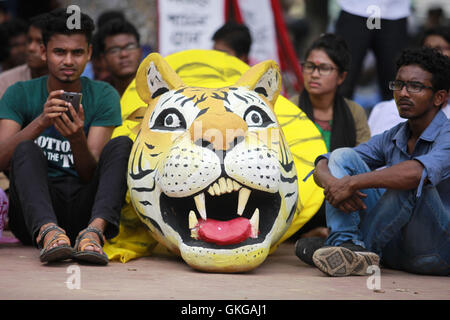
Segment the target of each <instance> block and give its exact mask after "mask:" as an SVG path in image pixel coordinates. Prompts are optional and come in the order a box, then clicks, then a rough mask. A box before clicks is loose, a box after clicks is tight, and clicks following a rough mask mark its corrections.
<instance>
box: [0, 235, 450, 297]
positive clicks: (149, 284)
mask: <svg viewBox="0 0 450 320" xmlns="http://www.w3.org/2000/svg"><path fill="white" fill-rule="evenodd" d="M4 235H6V236H8V233H6V234H4ZM293 252H294V244H293V243H289V242H288V243H284V244H283V245H282V246H281V247H280V248H279V249H278V250H277V251H276V252H275V253H274V254H273V255H271V256H269V258H268V259H267V260H266V261H265V262H264V263H263V264H262V265H261V266H260V267H259V268H257V269H255V270H253V271H252V272H249V273H245V274H211V273H202V272H198V271H195V270H193V269H191V268H190V267H189V266H188V265H186V264H185V263H184V262H183V261H182V260H181V259H179V258H177V257H174V256H171V255H168V254H165V253H164V252H161V253H159V254H157V255H155V256H152V257H148V258H141V259H138V260H135V261H131V262H129V263H126V264H122V263H119V262H112V263H110V264H109V265H108V266H106V267H98V266H88V265H79V264H77V263H75V262H72V261H68V262H63V263H58V264H53V265H45V264H41V263H40V262H39V251H38V250H37V249H34V248H31V247H24V246H22V245H20V244H0V299H1V300H5V299H19V300H22V299H26V300H28V299H37V300H41V299H51V300H60V299H64V300H65V299H67V300H73V299H74V300H78V299H87V300H91V299H96V300H103V299H113V300H116V299H120V300H128V299H139V300H140V299H150V300H155V299H157V300H159V299H163V300H172V299H175V300H180V299H183V300H184V299H188V300H211V299H213V300H268V299H271V300H272V299H274V300H297V299H302V300H303V299H307V300H327V299H344V300H347V299H352V300H353V299H358V300H366V299H382V300H386V299H388V300H390V299H396V300H397V299H398V300H416V299H426V300H428V299H444V300H450V278H449V277H432V276H420V275H413V274H408V273H405V272H400V271H395V270H388V269H382V270H381V277H380V278H379V280H380V282H379V285H380V287H379V288H378V289H377V288H376V287H375V286H376V285H377V281H376V279H375V277H372V278H369V277H347V278H331V277H327V276H325V275H324V274H322V273H321V272H320V271H319V270H318V269H315V268H312V267H309V266H308V265H306V264H304V263H302V262H301V261H300V260H298V258H297V257H295V256H294V254H293ZM368 283H369V286H371V287H372V288H371V289H369V288H368ZM78 285H79V286H78ZM77 286H78V287H79V289H77Z"/></svg>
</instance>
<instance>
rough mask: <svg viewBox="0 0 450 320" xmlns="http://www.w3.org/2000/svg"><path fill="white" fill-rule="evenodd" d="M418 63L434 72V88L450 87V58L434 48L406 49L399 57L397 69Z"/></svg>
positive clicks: (432, 79)
mask: <svg viewBox="0 0 450 320" xmlns="http://www.w3.org/2000/svg"><path fill="white" fill-rule="evenodd" d="M409 65H417V66H419V67H420V68H422V69H423V70H425V71H428V72H429V73H431V74H432V78H431V84H432V86H433V90H434V91H435V92H436V91H439V90H446V91H448V90H449V88H450V58H449V57H447V56H445V55H443V54H442V53H440V52H439V51H438V50H436V49H433V48H427V47H422V48H414V49H406V50H404V51H403V52H402V53H401V55H400V57H399V58H398V59H397V71H398V70H399V69H400V68H401V67H403V66H409Z"/></svg>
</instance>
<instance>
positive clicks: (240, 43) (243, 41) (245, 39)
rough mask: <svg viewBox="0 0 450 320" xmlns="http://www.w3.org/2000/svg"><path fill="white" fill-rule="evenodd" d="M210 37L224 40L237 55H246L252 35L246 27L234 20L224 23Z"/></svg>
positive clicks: (215, 39)
mask: <svg viewBox="0 0 450 320" xmlns="http://www.w3.org/2000/svg"><path fill="white" fill-rule="evenodd" d="M212 39H213V41H217V40H222V41H224V42H225V43H226V44H227V45H228V46H230V48H232V49H233V50H234V51H235V52H236V54H237V55H238V56H241V55H247V56H248V54H249V52H250V47H251V45H252V36H251V34H250V30H249V29H248V27H247V26H246V25H245V24H240V23H236V22H227V23H225V24H224V25H223V26H222V27H221V28H219V29H218V30H217V31H216V32H215V33H214V35H213V37H212Z"/></svg>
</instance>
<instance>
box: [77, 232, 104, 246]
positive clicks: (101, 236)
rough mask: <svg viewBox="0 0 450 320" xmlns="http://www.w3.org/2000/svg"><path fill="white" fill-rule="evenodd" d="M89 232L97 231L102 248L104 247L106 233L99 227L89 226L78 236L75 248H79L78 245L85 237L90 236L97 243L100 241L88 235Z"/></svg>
mask: <svg viewBox="0 0 450 320" xmlns="http://www.w3.org/2000/svg"><path fill="white" fill-rule="evenodd" d="M89 232H93V233H95V234H96V235H97V236H98V238H99V239H100V248H101V247H103V245H104V244H105V239H104V235H103V232H101V231H100V230H99V229H97V228H95V227H87V228H86V229H84V230H83V231H81V232H80V234H79V235H78V237H77V241H76V244H75V249H76V250H78V247H79V246H80V244H81V242H82V241H83V240H84V239H85V238H89V239H90V240H91V241H93V242H94V243H95V244H97V246H98V243H97V241H95V240H94V239H93V238H92V237H90V236H89V235H86V233H89Z"/></svg>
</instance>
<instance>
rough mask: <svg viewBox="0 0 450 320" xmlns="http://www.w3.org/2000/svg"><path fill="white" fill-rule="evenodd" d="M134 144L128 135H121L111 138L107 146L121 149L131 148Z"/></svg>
mask: <svg viewBox="0 0 450 320" xmlns="http://www.w3.org/2000/svg"><path fill="white" fill-rule="evenodd" d="M132 146H133V141H132V140H131V139H130V138H129V137H127V136H119V137H115V138H113V139H111V140H110V141H109V142H108V143H107V144H106V146H105V148H107V147H108V148H113V149H116V148H118V149H121V150H128V149H129V150H131V147H132Z"/></svg>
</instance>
